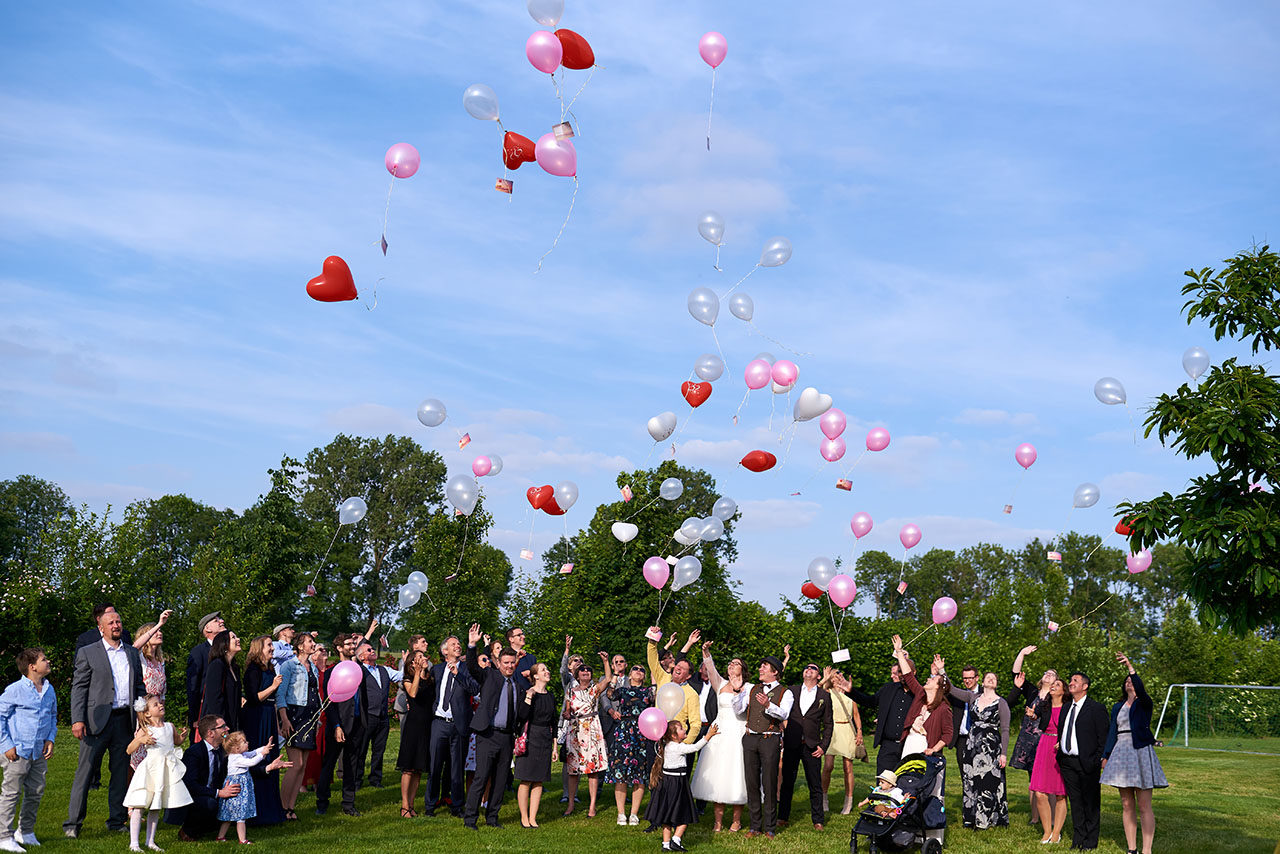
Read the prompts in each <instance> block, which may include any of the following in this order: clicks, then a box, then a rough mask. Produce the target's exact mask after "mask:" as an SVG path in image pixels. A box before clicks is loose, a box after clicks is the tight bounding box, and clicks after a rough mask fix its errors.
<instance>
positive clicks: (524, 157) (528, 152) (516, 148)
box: [502, 131, 538, 169]
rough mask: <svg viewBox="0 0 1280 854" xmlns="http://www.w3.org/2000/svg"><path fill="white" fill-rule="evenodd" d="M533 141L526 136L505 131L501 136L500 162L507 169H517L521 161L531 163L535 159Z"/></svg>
mask: <svg viewBox="0 0 1280 854" xmlns="http://www.w3.org/2000/svg"><path fill="white" fill-rule="evenodd" d="M534 147H535V146H534V142H533V140H531V139H529V137H527V136H521V135H520V134H518V133H514V132H512V131H507V135H506V136H504V137H503V138H502V162H503V163H505V164H507V168H508V169H519V168H520V164H521V163H532V162H533V161H535V160H537V159H538V158H537V156H536V155H535V154H534Z"/></svg>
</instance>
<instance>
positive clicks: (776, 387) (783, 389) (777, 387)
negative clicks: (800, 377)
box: [773, 383, 796, 394]
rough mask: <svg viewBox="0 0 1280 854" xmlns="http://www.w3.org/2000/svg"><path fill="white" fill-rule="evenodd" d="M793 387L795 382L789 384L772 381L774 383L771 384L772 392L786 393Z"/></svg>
mask: <svg viewBox="0 0 1280 854" xmlns="http://www.w3.org/2000/svg"><path fill="white" fill-rule="evenodd" d="M795 387H796V384H795V383H792V384H791V385H782V383H774V384H773V393H774V394H786V393H787V392H789V391H791V390H792V389H794V388H795Z"/></svg>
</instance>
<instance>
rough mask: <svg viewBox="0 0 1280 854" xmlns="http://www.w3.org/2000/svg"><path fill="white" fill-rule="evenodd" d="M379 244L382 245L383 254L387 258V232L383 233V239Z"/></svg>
mask: <svg viewBox="0 0 1280 854" xmlns="http://www.w3.org/2000/svg"><path fill="white" fill-rule="evenodd" d="M378 245H379V246H381V247H382V256H383V257H384V258H385V257H386V255H387V236H386V235H385V234H384V235H382V241H381V242H380V243H379V244H378Z"/></svg>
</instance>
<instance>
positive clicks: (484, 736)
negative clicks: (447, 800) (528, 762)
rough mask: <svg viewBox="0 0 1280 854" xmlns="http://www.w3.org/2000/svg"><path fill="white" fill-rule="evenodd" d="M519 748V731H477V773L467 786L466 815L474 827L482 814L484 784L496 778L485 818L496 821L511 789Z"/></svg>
mask: <svg viewBox="0 0 1280 854" xmlns="http://www.w3.org/2000/svg"><path fill="white" fill-rule="evenodd" d="M514 748H515V734H514V733H512V732H500V731H498V730H496V729H494V728H493V727H489V728H488V729H487V730H485V731H484V732H478V733H476V776H475V777H473V778H472V780H471V788H470V789H469V790H467V811H466V813H464V814H463V816H462V821H463V823H464V824H466V825H468V826H471V827H474V826H475V823H476V819H477V818H479V817H480V801H481V800H483V799H484V787H485V785H486V784H487V783H488V782H489V781H490V780H493V787H492V788H491V789H490V790H489V809H488V810H487V812H486V813H485V820H486V821H490V822H496V821H497V820H498V810H499V809H501V808H502V798H503V796H505V795H506V793H507V779H508V778H509V777H510V776H511V751H512V750H513V749H514Z"/></svg>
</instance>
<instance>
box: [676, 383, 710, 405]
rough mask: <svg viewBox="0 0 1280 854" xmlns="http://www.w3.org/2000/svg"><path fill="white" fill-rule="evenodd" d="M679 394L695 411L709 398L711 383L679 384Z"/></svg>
mask: <svg viewBox="0 0 1280 854" xmlns="http://www.w3.org/2000/svg"><path fill="white" fill-rule="evenodd" d="M680 393H681V394H682V395H684V399H685V401H686V402H687V403H688V404H689V405H690V406H692V407H693V408H694V409H697V408H698V407H699V406H701V405H702V404H704V403H706V402H707V398H708V397H711V383H690V382H685V383H681V384H680Z"/></svg>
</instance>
